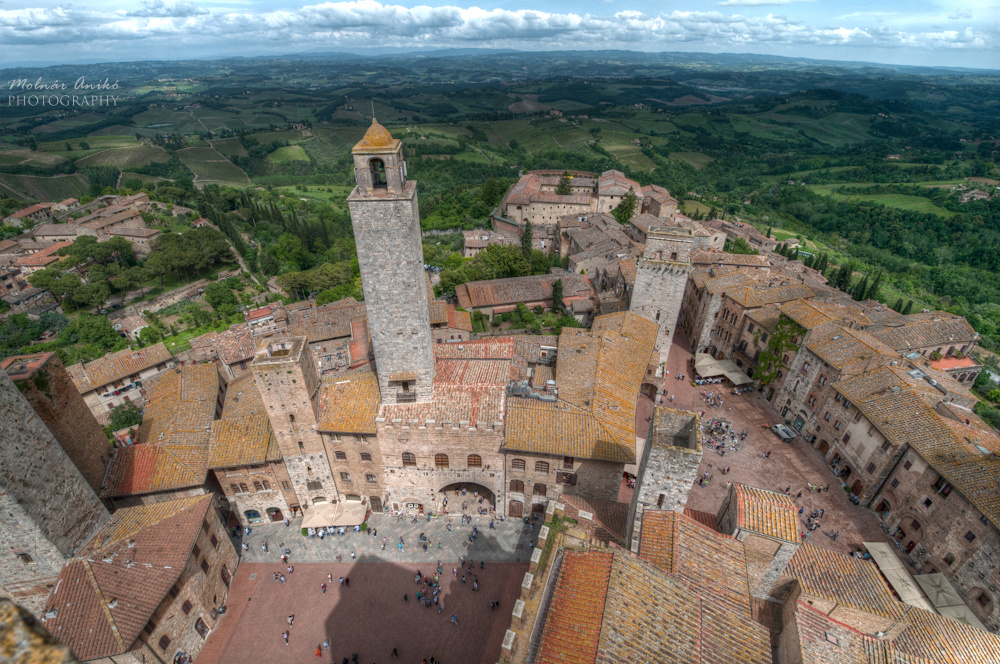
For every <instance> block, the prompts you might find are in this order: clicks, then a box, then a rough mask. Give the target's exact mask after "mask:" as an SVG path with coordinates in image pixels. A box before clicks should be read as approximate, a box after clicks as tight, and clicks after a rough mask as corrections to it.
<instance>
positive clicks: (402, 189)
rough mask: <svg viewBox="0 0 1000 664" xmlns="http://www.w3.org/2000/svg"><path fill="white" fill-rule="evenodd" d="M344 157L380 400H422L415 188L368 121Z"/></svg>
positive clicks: (428, 352) (421, 287) (426, 354)
mask: <svg viewBox="0 0 1000 664" xmlns="http://www.w3.org/2000/svg"><path fill="white" fill-rule="evenodd" d="M351 152H352V153H353V155H354V178H355V180H356V181H357V183H358V184H357V186H356V187H355V188H354V191H352V192H351V195H350V196H348V198H347V204H348V207H349V208H350V210H351V223H352V224H353V225H354V239H355V243H356V245H357V251H358V264H359V266H360V268H361V283H362V285H363V287H364V292H365V304H366V306H367V311H368V329H369V331H370V333H371V338H372V346H373V348H374V350H375V365H376V369H377V372H378V382H379V388H380V390H381V392H382V402H383V403H387V404H394V403H406V402H413V401H429V400H430V399H431V396H432V394H433V380H434V351H433V349H432V348H431V325H430V312H429V309H428V307H427V295H428V293H427V285H426V279H425V277H424V274H423V269H424V251H423V245H422V242H421V237H420V215H419V213H418V211H417V183H416V182H413V181H407V179H406V163H405V162H404V161H403V149H402V144H401V143H400V141H399V139H396V138H393V137H392V135H391V134H390V133H389V132H388V130H386V128H385V127H383V126H382V125H380V124H379V123H378V122H377V121H375V119H374V118H373V119H372V126H371V127H369V128H368V131H367V132H366V133H365V135H364V138H362V139H361V141H359V142H358V144H357V145H355V146H354V149H353V150H352V151H351Z"/></svg>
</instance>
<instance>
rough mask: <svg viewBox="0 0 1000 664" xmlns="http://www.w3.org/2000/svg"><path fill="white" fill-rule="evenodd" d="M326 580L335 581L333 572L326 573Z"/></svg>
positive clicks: (328, 581)
mask: <svg viewBox="0 0 1000 664" xmlns="http://www.w3.org/2000/svg"><path fill="white" fill-rule="evenodd" d="M326 582H327V583H333V574H327V575H326Z"/></svg>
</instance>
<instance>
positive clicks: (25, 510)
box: [0, 371, 108, 613]
mask: <svg viewBox="0 0 1000 664" xmlns="http://www.w3.org/2000/svg"><path fill="white" fill-rule="evenodd" d="M0 441H2V445H0V586H3V587H4V588H5V589H6V591H7V592H8V593H9V594H10V595H11V596H12V597H14V598H15V599H16V600H17V602H18V603H20V604H22V605H24V606H25V607H27V608H28V609H29V610H31V611H35V612H36V613H37V611H40V610H42V609H43V608H44V605H45V600H46V599H47V597H48V595H49V592H50V588H49V587H48V586H50V585H51V584H53V583H54V582H55V578H56V577H57V576H58V575H59V570H60V569H61V568H62V564H63V560H64V558H65V556H68V555H70V554H72V553H73V552H74V551H76V550H77V549H78V548H79V547H80V545H82V544H83V543H84V542H85V541H86V540H87V538H89V537H90V536H91V535H92V534H93V533H94V532H95V531H96V530H97V529H98V528H99V527H100V525H101V524H102V523H103V522H104V521H105V520H106V519H107V518H108V511H107V509H105V507H104V505H103V504H102V503H101V501H100V499H99V498H98V497H97V494H96V493H94V490H93V489H92V488H91V487H90V485H89V484H87V481H86V480H85V479H84V477H83V475H81V474H80V471H79V470H77V468H76V466H75V465H74V464H73V462H72V460H70V458H69V456H68V455H67V454H66V452H65V451H63V449H62V447H60V446H59V443H58V442H57V441H56V439H55V437H54V436H53V435H52V432H50V431H49V429H48V427H46V426H45V423H44V422H43V421H42V419H41V418H40V417H39V416H38V415H37V414H35V412H34V410H33V409H32V408H31V405H30V404H29V403H28V401H27V400H26V399H25V398H24V396H23V395H22V394H21V392H20V391H19V390H18V389H17V387H16V386H15V385H14V382H13V381H12V380H11V379H10V378H9V377H8V376H7V374H6V373H5V372H3V371H0Z"/></svg>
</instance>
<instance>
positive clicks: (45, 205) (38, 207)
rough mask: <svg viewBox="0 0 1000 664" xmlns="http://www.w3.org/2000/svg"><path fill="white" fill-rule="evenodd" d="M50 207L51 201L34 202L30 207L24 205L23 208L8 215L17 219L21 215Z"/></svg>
mask: <svg viewBox="0 0 1000 664" xmlns="http://www.w3.org/2000/svg"><path fill="white" fill-rule="evenodd" d="M50 207H52V203H35V204H34V205H32V206H31V207H26V208H24V209H23V210H18V211H17V212H15V213H13V214H12V215H10V216H12V217H15V218H17V219H21V218H22V217H27V216H29V215H32V214H35V213H36V212H41V211H42V210H48V209H49V208H50Z"/></svg>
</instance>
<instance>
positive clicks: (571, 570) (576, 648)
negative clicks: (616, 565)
mask: <svg viewBox="0 0 1000 664" xmlns="http://www.w3.org/2000/svg"><path fill="white" fill-rule="evenodd" d="M613 560H614V556H613V554H610V553H603V552H600V553H599V552H587V553H584V552H578V551H568V552H567V553H566V555H565V557H564V558H563V562H562V567H561V568H560V570H559V579H558V580H557V581H556V587H555V591H554V593H553V596H552V603H551V605H550V606H549V610H548V614H547V615H546V618H545V629H544V631H543V632H542V640H541V643H540V644H539V647H538V655H537V656H536V658H535V661H536V662H538V664H592V663H593V662H595V661H596V660H597V656H598V644H599V643H600V638H601V627H602V625H603V623H604V606H605V602H606V598H607V593H608V583H609V582H610V577H611V565H612V562H613Z"/></svg>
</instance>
